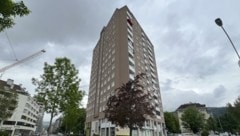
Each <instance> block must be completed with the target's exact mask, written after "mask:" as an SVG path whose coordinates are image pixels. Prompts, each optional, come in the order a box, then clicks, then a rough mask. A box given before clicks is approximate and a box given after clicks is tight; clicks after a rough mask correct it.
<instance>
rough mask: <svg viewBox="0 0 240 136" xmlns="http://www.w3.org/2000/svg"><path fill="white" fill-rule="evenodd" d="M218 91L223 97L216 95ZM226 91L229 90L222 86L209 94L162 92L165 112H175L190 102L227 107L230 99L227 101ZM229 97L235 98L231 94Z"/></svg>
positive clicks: (190, 91)
mask: <svg viewBox="0 0 240 136" xmlns="http://www.w3.org/2000/svg"><path fill="white" fill-rule="evenodd" d="M216 90H217V92H218V94H221V97H220V95H216ZM220 91H221V93H220ZM225 91H227V90H226V89H225V88H224V86H222V85H220V86H218V87H217V88H216V89H214V91H211V90H209V93H204V94H199V93H196V92H194V91H193V90H180V89H172V90H169V91H164V92H162V99H163V106H164V108H165V109H164V110H165V111H173V110H176V108H177V107H178V106H180V105H181V104H184V103H189V102H196V103H202V104H206V106H208V107H214V106H216V107H219V106H225V105H226V103H228V101H229V99H226V97H227V96H226V94H224V93H225ZM211 92H213V93H211ZM228 97H231V98H233V97H234V96H233V95H232V94H231V95H229V96H228Z"/></svg>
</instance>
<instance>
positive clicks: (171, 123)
mask: <svg viewBox="0 0 240 136" xmlns="http://www.w3.org/2000/svg"><path fill="white" fill-rule="evenodd" d="M164 120H165V123H166V128H167V130H168V132H170V133H180V132H181V131H180V126H179V121H178V119H177V117H176V116H174V113H172V112H164Z"/></svg>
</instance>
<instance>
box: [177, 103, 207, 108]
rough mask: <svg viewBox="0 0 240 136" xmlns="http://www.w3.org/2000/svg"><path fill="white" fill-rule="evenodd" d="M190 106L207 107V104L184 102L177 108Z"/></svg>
mask: <svg viewBox="0 0 240 136" xmlns="http://www.w3.org/2000/svg"><path fill="white" fill-rule="evenodd" d="M188 107H196V108H205V107H206V105H205V104H200V103H191V102H190V103H186V104H182V105H180V106H179V107H178V108H177V110H182V109H186V108H188Z"/></svg>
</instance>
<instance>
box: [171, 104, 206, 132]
mask: <svg viewBox="0 0 240 136" xmlns="http://www.w3.org/2000/svg"><path fill="white" fill-rule="evenodd" d="M190 107H194V108H196V109H197V110H198V111H199V112H200V113H202V114H203V115H204V118H205V119H206V120H207V119H208V118H209V117H210V114H209V112H208V108H207V107H206V105H205V104H200V103H186V104H182V105H180V106H179V107H178V108H177V110H176V111H175V113H176V115H177V118H178V121H179V126H180V130H181V132H182V133H192V132H191V131H190V130H189V129H187V128H185V127H184V126H183V125H182V120H181V118H182V114H183V113H184V111H185V110H186V109H188V108H190Z"/></svg>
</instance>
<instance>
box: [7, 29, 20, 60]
mask: <svg viewBox="0 0 240 136" xmlns="http://www.w3.org/2000/svg"><path fill="white" fill-rule="evenodd" d="M5 35H6V37H7V39H8V43H9V46H10V48H11V50H12V53H13V55H14V57H15V60H16V61H18V58H17V55H16V53H15V50H14V48H13V46H12V42H11V40H10V38H9V36H8V33H7V31H5Z"/></svg>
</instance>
